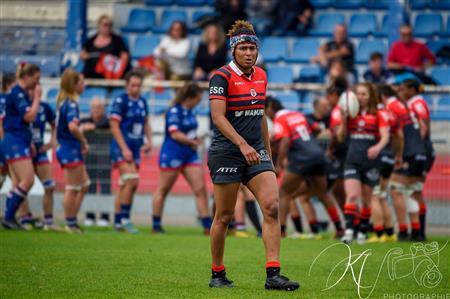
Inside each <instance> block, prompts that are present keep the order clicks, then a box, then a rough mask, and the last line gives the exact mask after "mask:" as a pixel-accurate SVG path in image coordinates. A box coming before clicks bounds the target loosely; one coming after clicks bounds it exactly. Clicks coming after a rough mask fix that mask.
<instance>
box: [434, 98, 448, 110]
mask: <svg viewBox="0 0 450 299" xmlns="http://www.w3.org/2000/svg"><path fill="white" fill-rule="evenodd" d="M439 107H441V108H446V109H443V110H447V111H449V112H450V96H442V97H441V98H440V99H439V101H438V109H437V110H440V109H439Z"/></svg>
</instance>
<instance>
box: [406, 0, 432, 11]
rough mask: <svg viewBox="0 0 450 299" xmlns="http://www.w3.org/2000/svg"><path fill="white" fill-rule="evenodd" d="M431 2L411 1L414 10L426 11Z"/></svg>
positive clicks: (427, 0) (423, 0)
mask: <svg viewBox="0 0 450 299" xmlns="http://www.w3.org/2000/svg"><path fill="white" fill-rule="evenodd" d="M430 2H431V1H430V0H410V5H411V8H412V9H417V10H420V9H425V8H427V7H428V6H429V5H430Z"/></svg>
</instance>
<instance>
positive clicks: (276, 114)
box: [275, 109, 289, 118]
mask: <svg viewBox="0 0 450 299" xmlns="http://www.w3.org/2000/svg"><path fill="white" fill-rule="evenodd" d="M288 112H289V110H287V109H281V110H278V111H277V113H275V118H277V117H280V116H282V115H284V114H286V113H288Z"/></svg>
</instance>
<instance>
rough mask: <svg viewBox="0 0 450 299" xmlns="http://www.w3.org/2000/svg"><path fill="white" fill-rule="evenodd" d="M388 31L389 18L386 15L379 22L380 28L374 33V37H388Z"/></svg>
mask: <svg viewBox="0 0 450 299" xmlns="http://www.w3.org/2000/svg"><path fill="white" fill-rule="evenodd" d="M389 31H390V28H389V16H388V15H384V16H383V20H382V21H381V28H380V30H378V31H376V32H375V33H374V35H375V36H376V37H386V36H388V34H389Z"/></svg>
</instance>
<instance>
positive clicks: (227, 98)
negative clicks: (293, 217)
mask: <svg viewBox="0 0 450 299" xmlns="http://www.w3.org/2000/svg"><path fill="white" fill-rule="evenodd" d="M228 35H229V36H230V48H231V53H232V55H233V61H231V62H230V63H229V64H228V65H226V66H224V67H222V68H220V69H218V70H217V71H216V72H215V73H214V75H213V77H212V78H211V81H210V88H209V93H210V96H209V98H210V103H211V116H212V121H213V124H214V129H213V137H212V142H211V147H210V149H209V156H208V167H209V170H210V173H211V178H212V181H213V183H214V197H215V200H216V213H215V216H214V221H213V224H212V226H211V255H212V278H211V281H210V283H209V286H210V287H233V282H232V281H230V280H228V279H227V278H226V273H225V266H224V264H223V255H224V247H225V237H226V233H227V227H228V224H229V223H230V221H231V220H232V218H233V214H234V208H235V206H236V198H237V193H238V190H239V188H240V185H241V183H243V184H244V185H246V186H247V187H248V189H249V190H250V191H251V192H252V193H253V194H254V195H255V197H256V199H257V200H258V203H259V205H260V207H261V210H262V213H263V219H264V222H263V240H264V246H265V249H266V273H267V278H266V283H265V288H266V289H277V290H286V291H293V290H296V289H298V288H299V284H298V283H296V282H293V281H290V280H289V279H288V278H287V277H285V276H282V275H280V261H279V260H280V238H281V234H280V222H279V218H278V201H279V200H278V187H277V182H276V176H275V173H274V169H273V164H272V160H271V152H270V141H269V133H268V128H267V121H266V116H265V113H264V107H265V98H266V87H267V77H266V73H265V72H264V71H263V70H262V69H261V68H258V67H255V66H254V65H255V62H256V58H257V56H258V45H259V41H258V38H257V37H256V35H255V32H254V30H253V26H252V25H251V24H250V23H248V22H246V21H236V23H235V24H234V25H233V26H232V28H231V30H230V32H229V33H228Z"/></svg>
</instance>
